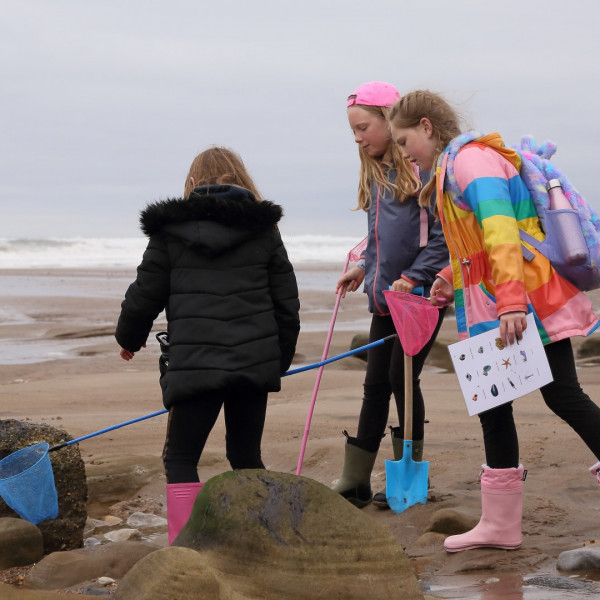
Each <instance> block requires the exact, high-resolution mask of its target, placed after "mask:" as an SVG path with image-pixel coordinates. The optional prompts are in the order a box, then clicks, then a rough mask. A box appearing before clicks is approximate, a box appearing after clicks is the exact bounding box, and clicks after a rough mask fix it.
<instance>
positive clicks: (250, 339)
mask: <svg viewBox="0 0 600 600" xmlns="http://www.w3.org/2000/svg"><path fill="white" fill-rule="evenodd" d="M281 215H282V210H281V207H280V206H278V205H276V204H273V203H272V202H268V201H263V202H257V201H256V200H255V199H254V196H253V195H252V194H251V193H250V192H249V191H248V190H245V189H243V188H238V187H235V186H229V185H212V186H203V187H199V188H196V189H195V190H194V192H193V193H192V194H191V196H190V198H189V199H188V200H183V199H174V200H165V201H161V202H157V203H155V204H151V205H149V206H148V207H147V208H146V209H145V210H143V211H142V213H141V218H140V221H141V225H142V231H143V232H144V233H145V234H146V235H147V236H149V238H150V240H149V243H148V247H147V249H146V251H145V253H144V257H143V259H142V263H141V264H140V266H139V267H138V271H137V279H136V280H135V282H134V283H132V284H131V285H130V286H129V289H128V290H127V293H126V294H125V300H124V301H123V303H122V305H121V315H120V317H119V322H118V325H117V330H116V333H115V337H116V338H117V342H118V343H119V345H120V346H121V347H123V348H125V349H126V350H129V351H131V352H137V351H138V350H139V349H140V348H141V346H142V345H143V344H144V343H145V342H146V339H147V338H148V335H149V333H150V330H151V328H152V324H153V322H154V320H155V319H156V317H157V316H158V315H159V313H160V312H161V311H162V310H163V309H166V315H167V321H168V332H169V350H170V352H169V368H168V370H167V373H166V375H165V376H164V377H162V378H161V386H162V389H163V402H164V405H165V407H166V408H169V407H170V406H171V405H172V404H176V403H179V402H187V401H189V400H196V399H198V397H199V395H200V394H204V393H206V392H210V391H212V390H217V389H223V388H231V387H236V388H238V389H241V390H243V388H244V386H251V387H252V388H253V389H258V390H264V391H268V392H271V391H279V390H280V389H281V375H282V374H283V373H285V371H287V369H288V368H289V366H290V364H291V362H292V358H293V356H294V351H295V348H296V341H297V338H298V333H299V330H300V321H299V316H298V312H299V308H300V303H299V300H298V287H297V284H296V277H295V275H294V271H293V268H292V265H291V263H290V262H289V260H288V257H287V253H286V250H285V247H284V245H283V242H282V241H281V237H280V235H279V231H278V229H277V227H276V224H277V222H278V221H279V219H280V218H281Z"/></svg>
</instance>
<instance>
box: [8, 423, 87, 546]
mask: <svg viewBox="0 0 600 600" xmlns="http://www.w3.org/2000/svg"><path fill="white" fill-rule="evenodd" d="M72 439H73V438H72V437H71V436H70V435H69V434H68V433H67V432H66V431H64V430H62V429H57V428H55V427H52V426H50V425H46V424H36V423H25V422H23V421H17V420H14V419H6V420H1V421H0V459H1V458H4V457H5V456H8V455H9V454H12V453H13V452H16V451H17V450H20V449H21V448H27V447H28V446H33V445H34V444H38V443H40V442H47V443H48V444H50V447H52V446H55V445H57V444H60V443H61V442H64V441H69V440H72ZM49 456H50V463H51V465H52V472H53V475H54V485H55V487H56V493H57V495H58V516H57V517H56V519H48V520H46V521H42V522H41V523H38V525H37V527H38V528H39V530H40V531H41V532H42V538H43V541H44V553H45V554H49V553H51V552H56V551H58V550H71V549H74V548H81V546H82V545H83V530H84V528H85V522H86V518H87V509H86V502H87V485H86V476H85V464H84V462H83V460H82V459H81V454H80V452H79V448H78V447H77V444H73V445H71V446H66V447H64V448H61V449H60V450H56V451H54V452H50V453H49ZM17 516H18V515H17V514H16V513H15V512H14V511H13V510H12V509H11V508H9V507H8V506H7V505H6V503H5V502H4V501H3V500H2V499H0V517H17Z"/></svg>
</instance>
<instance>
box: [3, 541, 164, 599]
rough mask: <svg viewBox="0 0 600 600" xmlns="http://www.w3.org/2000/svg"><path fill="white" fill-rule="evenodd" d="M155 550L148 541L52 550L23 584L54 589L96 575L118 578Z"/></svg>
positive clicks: (41, 588)
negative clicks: (60, 550) (58, 550)
mask: <svg viewBox="0 0 600 600" xmlns="http://www.w3.org/2000/svg"><path fill="white" fill-rule="evenodd" d="M156 550H157V546H155V545H154V544H151V543H149V542H131V541H126V542H114V543H112V544H105V545H103V546H95V547H92V548H80V549H78V550H70V551H68V552H54V553H52V554H50V555H48V556H45V557H44V558H43V559H42V560H41V561H40V562H39V563H37V564H36V565H34V567H33V569H31V571H29V573H28V574H27V576H26V577H25V580H24V582H23V585H24V587H26V588H29V589H38V590H56V589H64V588H68V587H70V586H73V585H76V584H78V583H81V582H83V581H88V580H90V579H95V578H97V577H111V578H113V579H120V578H122V577H123V576H124V575H125V573H127V571H129V569H130V568H131V567H132V566H133V565H134V564H135V563H137V562H138V561H139V560H140V559H141V558H143V557H144V556H146V555H147V554H150V553H151V552H155V551H156ZM0 597H1V596H0Z"/></svg>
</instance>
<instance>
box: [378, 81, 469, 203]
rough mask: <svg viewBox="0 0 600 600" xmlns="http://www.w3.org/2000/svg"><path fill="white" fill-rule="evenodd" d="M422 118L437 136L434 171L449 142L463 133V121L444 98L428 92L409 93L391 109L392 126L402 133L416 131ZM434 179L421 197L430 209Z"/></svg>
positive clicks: (425, 187)
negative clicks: (403, 131)
mask: <svg viewBox="0 0 600 600" xmlns="http://www.w3.org/2000/svg"><path fill="white" fill-rule="evenodd" d="M423 118H426V119H429V121H431V125H432V127H433V133H434V135H435V155H434V161H433V168H434V169H435V165H436V164H437V160H438V158H439V156H440V154H441V153H442V152H443V151H444V148H445V147H446V146H447V145H448V143H449V142H450V140H452V139H453V138H455V137H456V136H457V135H459V134H460V133H461V130H460V125H459V122H460V117H459V115H458V113H457V112H456V111H455V110H454V108H452V107H451V106H450V104H448V102H446V100H444V98H442V96H440V95H439V94H436V93H435V92H430V91H429V90H416V91H414V92H409V93H408V94H406V96H404V97H403V98H401V99H400V100H398V102H396V104H394V105H393V106H392V108H391V109H390V115H389V121H390V123H391V124H392V125H394V127H399V128H401V129H407V128H411V127H417V126H418V125H419V123H420V122H421V119H423ZM435 179H436V178H435V177H432V178H431V179H430V180H429V183H427V185H425V186H424V187H423V190H422V191H421V194H420V196H419V204H420V205H421V206H429V205H430V203H431V196H432V195H433V192H434V190H435Z"/></svg>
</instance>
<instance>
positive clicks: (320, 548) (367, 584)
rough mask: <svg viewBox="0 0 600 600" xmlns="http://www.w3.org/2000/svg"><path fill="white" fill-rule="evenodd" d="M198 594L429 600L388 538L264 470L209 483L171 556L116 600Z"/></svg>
mask: <svg viewBox="0 0 600 600" xmlns="http://www.w3.org/2000/svg"><path fill="white" fill-rule="evenodd" d="M183 548H190V549H192V550H195V551H196V552H197V553H198V554H197V557H194V555H193V554H191V553H190V552H189V551H187V552H182V550H183ZM170 559H172V560H170ZM161 565H162V566H161ZM165 565H167V567H165ZM176 565H180V566H179V567H177V566H176ZM199 587H201V588H203V591H204V593H203V596H202V597H203V598H206V599H209V598H214V599H215V600H216V599H217V598H224V597H228V598H229V597H232V598H233V597H235V598H238V599H240V600H242V599H244V598H248V599H250V598H262V599H263V600H279V599H280V598H302V599H303V600H311V599H315V600H316V599H317V598H344V599H345V600H352V599H354V600H359V599H360V600H364V599H365V598H370V599H373V600H377V599H379V598H403V599H404V600H417V599H422V598H423V595H422V593H421V591H420V589H419V585H418V582H417V578H416V576H415V573H414V572H413V570H412V568H411V565H410V562H409V560H408V557H407V556H406V554H405V553H404V550H403V549H402V547H401V546H400V544H399V543H398V542H397V541H396V540H395V539H394V537H393V536H392V535H391V533H390V532H389V531H388V530H387V529H385V528H384V527H382V526H381V525H379V523H377V522H376V521H374V520H373V519H372V518H371V517H369V516H368V515H367V514H365V513H364V512H362V511H360V510H358V509H357V508H355V507H354V506H352V505H351V504H350V503H349V502H348V501H346V500H344V499H343V498H342V497H341V496H340V495H339V494H337V493H336V492H334V491H333V490H331V489H329V488H328V487H326V486H324V485H322V484H320V483H318V482H316V481H314V480H312V479H308V478H306V477H297V476H295V475H291V474H288V473H276V472H273V471H265V470H258V469H249V470H241V471H229V472H226V473H223V474H222V475H218V476H217V477H213V478H212V479H209V480H208V481H207V482H206V483H205V484H204V487H203V488H202V489H201V490H200V492H199V493H198V496H197V498H196V502H195V504H194V508H193V511H192V514H191V516H190V519H189V521H188V523H187V524H186V525H185V527H184V528H183V529H182V530H181V533H180V534H179V536H178V537H177V539H176V540H175V542H174V546H173V547H171V548H165V549H163V550H159V551H158V552H156V553H153V554H151V555H150V556H146V557H145V558H143V559H142V560H141V561H140V562H138V563H137V564H136V565H135V566H134V567H133V568H132V569H131V571H129V573H127V575H125V577H124V578H123V581H122V582H121V585H120V586H119V589H118V591H117V595H116V598H118V599H119V600H120V599H121V598H122V599H124V600H125V599H126V600H167V599H168V598H178V600H187V599H188V598H189V599H190V600H191V599H192V598H197V597H198V595H197V590H198V588H199Z"/></svg>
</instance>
